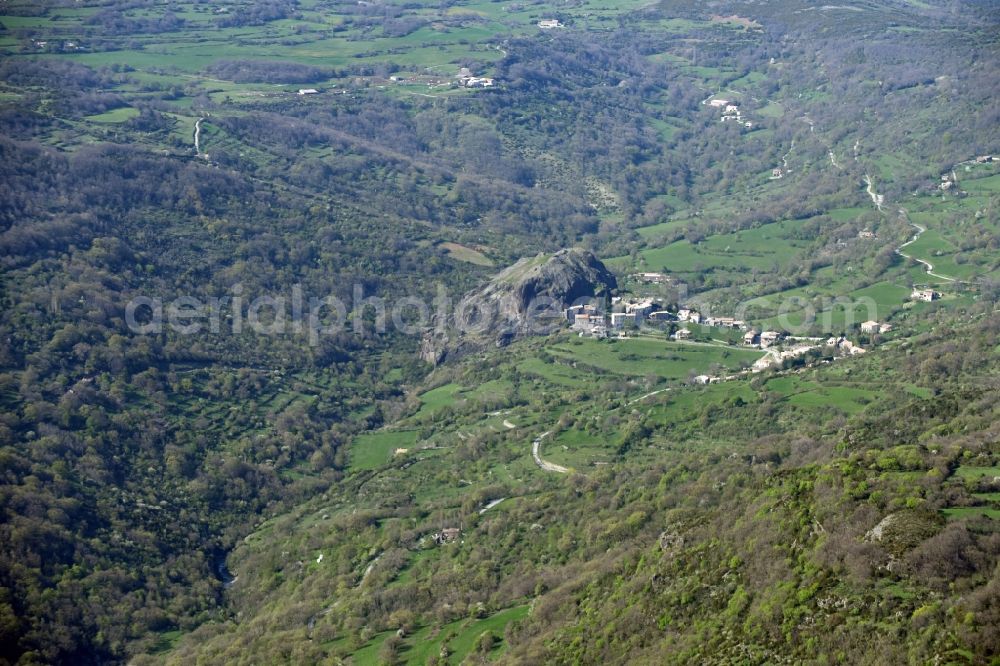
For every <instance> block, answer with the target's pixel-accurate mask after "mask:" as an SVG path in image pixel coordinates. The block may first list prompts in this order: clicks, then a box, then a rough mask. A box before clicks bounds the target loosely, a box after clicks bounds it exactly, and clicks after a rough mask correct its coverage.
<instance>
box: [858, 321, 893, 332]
mask: <svg viewBox="0 0 1000 666" xmlns="http://www.w3.org/2000/svg"><path fill="white" fill-rule="evenodd" d="M891 330H892V324H882V323H879V322H877V321H875V320H873V319H869V320H868V321H863V322H861V332H862V333H869V334H874V333H888V332H889V331H891Z"/></svg>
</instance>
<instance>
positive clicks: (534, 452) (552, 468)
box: [531, 430, 569, 474]
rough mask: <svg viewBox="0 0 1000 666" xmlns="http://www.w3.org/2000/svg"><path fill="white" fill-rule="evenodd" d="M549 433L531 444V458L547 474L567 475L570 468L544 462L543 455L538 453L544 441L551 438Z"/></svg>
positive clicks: (544, 433)
mask: <svg viewBox="0 0 1000 666" xmlns="http://www.w3.org/2000/svg"><path fill="white" fill-rule="evenodd" d="M549 432H550V431H548V430H546V431H545V432H543V433H542V434H541V435H539V436H538V437H536V438H535V441H534V442H532V443H531V457H532V458H534V459H535V464H536V465H538V466H539V467H541V468H542V469H544V470H545V471H546V472H557V473H559V474H567V473H568V472H569V468H567V467H563V466H562V465H557V464H555V463H550V462H548V461H546V460H542V455H541V454H540V453H539V452H538V449H539V447H541V445H542V440H543V439H544V438H546V437H548V436H549Z"/></svg>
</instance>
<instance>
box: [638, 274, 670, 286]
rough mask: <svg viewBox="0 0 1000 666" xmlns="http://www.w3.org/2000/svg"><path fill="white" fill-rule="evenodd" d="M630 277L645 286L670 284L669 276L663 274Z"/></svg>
mask: <svg viewBox="0 0 1000 666" xmlns="http://www.w3.org/2000/svg"><path fill="white" fill-rule="evenodd" d="M632 277H633V278H634V279H636V280H638V281H639V282H645V283H647V284H666V283H667V282H670V276H668V275H664V274H663V273H635V274H634V275H633V276H632Z"/></svg>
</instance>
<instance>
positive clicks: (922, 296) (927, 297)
mask: <svg viewBox="0 0 1000 666" xmlns="http://www.w3.org/2000/svg"><path fill="white" fill-rule="evenodd" d="M939 298H941V294H939V293H938V292H936V291H934V290H933V289H914V290H913V292H912V293H911V294H910V299H911V300H914V301H924V302H926V303H930V302H931V301H936V300H937V299H939Z"/></svg>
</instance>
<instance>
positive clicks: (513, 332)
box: [420, 248, 617, 363]
mask: <svg viewBox="0 0 1000 666" xmlns="http://www.w3.org/2000/svg"><path fill="white" fill-rule="evenodd" d="M616 287H617V281H616V280H615V276H614V275H612V274H611V272H610V271H609V270H608V269H607V267H605V265H604V264H603V263H601V261H600V260H599V259H598V258H597V257H595V256H594V255H593V253H591V252H589V251H587V250H582V249H578V248H573V249H568V250H560V251H558V252H556V253H555V254H552V255H545V254H539V255H537V256H534V257H526V258H524V259H521V260H519V261H518V262H517V263H515V264H514V265H512V266H510V267H508V268H506V269H504V270H503V271H501V272H500V273H499V274H497V275H496V276H495V277H494V278H493V279H492V280H490V281H489V282H488V283H487V284H486V285H485V286H484V287H483V288H481V289H478V290H475V291H472V292H470V293H468V294H466V295H465V297H464V298H463V299H462V301H461V302H460V303H459V304H458V305H457V307H456V308H455V311H454V312H452V313H451V314H450V315H449V317H448V321H447V322H442V321H440V320H436V321H435V322H434V327H433V329H432V330H430V331H428V332H427V334H426V335H425V336H424V339H423V343H422V345H421V350H420V355H421V358H423V359H424V360H425V361H428V362H431V363H440V362H441V361H442V360H444V358H445V356H447V355H449V354H455V353H456V352H458V353H461V352H465V351H471V350H473V349H476V348H481V347H482V346H484V345H485V344H489V343H492V344H496V345H498V346H502V345H505V344H507V343H509V342H511V341H512V340H514V339H516V338H519V337H524V336H527V335H544V334H547V333H550V332H552V331H553V330H554V329H555V328H556V327H557V326H559V325H561V321H562V311H563V309H564V308H566V307H568V306H569V305H570V304H572V303H574V302H576V301H579V300H581V299H586V298H592V297H594V296H598V295H601V294H604V293H607V292H609V291H610V290H612V289H614V288H616Z"/></svg>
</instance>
